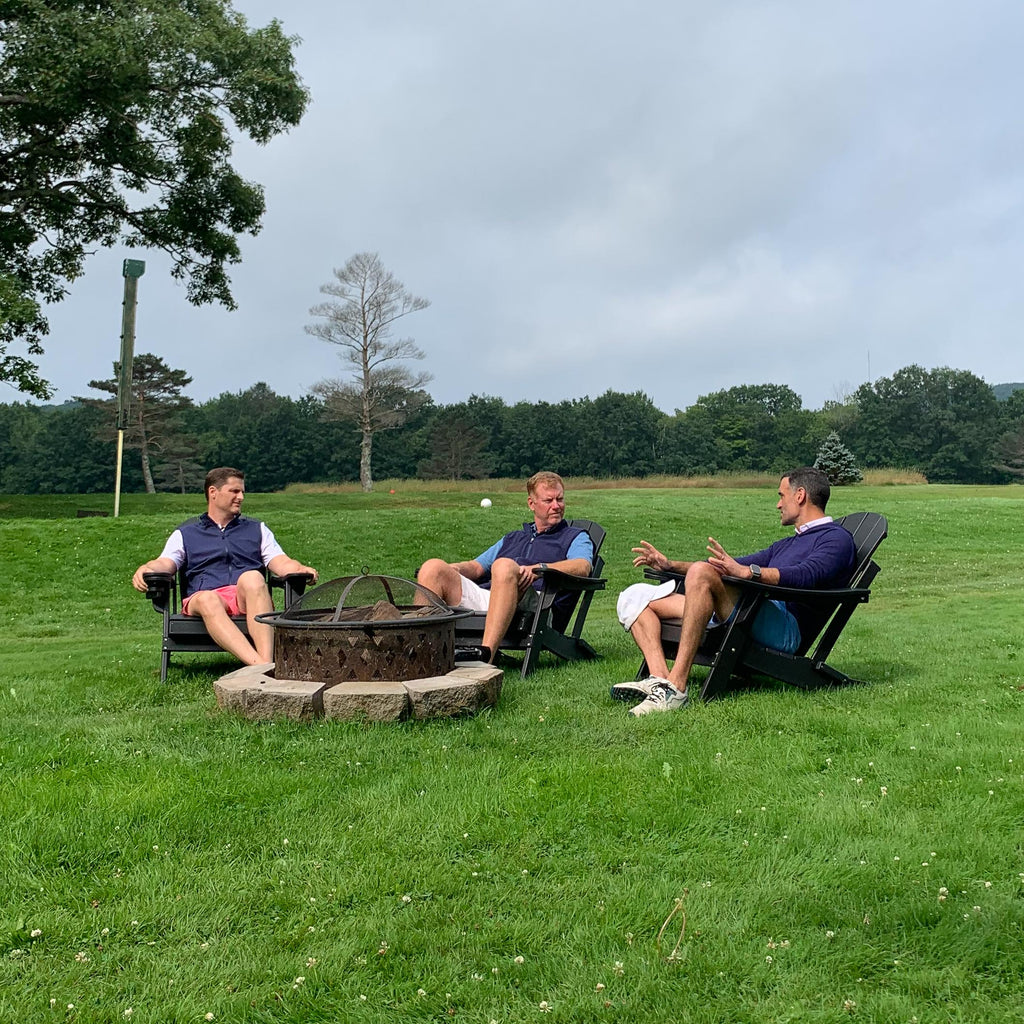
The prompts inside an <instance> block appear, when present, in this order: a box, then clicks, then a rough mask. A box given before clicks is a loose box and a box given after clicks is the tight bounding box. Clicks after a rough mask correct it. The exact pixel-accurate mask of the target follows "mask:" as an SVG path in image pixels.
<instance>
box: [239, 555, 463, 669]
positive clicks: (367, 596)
mask: <svg viewBox="0 0 1024 1024" xmlns="http://www.w3.org/2000/svg"><path fill="white" fill-rule="evenodd" d="M470 614H472V613H471V612H468V611H465V610H464V609H461V608H449V607H448V605H446V604H445V603H444V602H443V601H442V600H441V599H440V598H439V597H438V596H437V595H436V594H435V593H434V592H433V591H431V590H428V589H427V588H426V587H421V586H420V585H419V584H418V583H414V582H413V581H412V580H404V579H401V578H399V577H397V576H371V575H367V574H364V575H362V576H343V577H341V578H340V579H336V580H331V581H329V582H328V583H323V584H321V585H320V586H319V587H315V588H314V589H313V590H310V591H308V592H307V593H305V594H303V596H302V597H301V598H300V599H299V600H298V601H296V602H295V603H294V604H292V605H291V606H290V607H288V608H287V609H285V610H284V611H283V612H267V613H265V614H263V615H260V616H258V618H259V619H260V621H261V622H267V623H269V624H270V625H272V626H273V627H274V661H275V663H276V667H275V672H276V674H277V678H278V679H311V680H320V681H322V682H325V683H328V684H334V683H342V682H349V681H357V680H358V681H382V682H383V681H399V682H401V681H407V680H411V679H426V678H428V677H430V676H442V675H445V674H446V673H448V672H450V671H451V670H452V669H453V668H454V667H455V620H456V619H458V618H461V617H462V616H464V615H470Z"/></svg>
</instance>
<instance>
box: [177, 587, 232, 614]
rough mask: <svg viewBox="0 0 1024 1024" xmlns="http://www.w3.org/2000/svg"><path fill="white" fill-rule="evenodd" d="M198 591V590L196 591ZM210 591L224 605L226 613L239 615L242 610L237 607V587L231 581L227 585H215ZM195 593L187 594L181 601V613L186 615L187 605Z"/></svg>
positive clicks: (187, 612)
mask: <svg viewBox="0 0 1024 1024" xmlns="http://www.w3.org/2000/svg"><path fill="white" fill-rule="evenodd" d="M196 593H200V591H196ZM210 593H213V594H216V595H217V596H218V597H219V598H220V599H221V602H222V603H223V605H224V607H225V608H226V609H227V611H228V615H241V614H242V611H241V609H240V608H239V607H238V587H236V586H235V584H234V583H232V584H231V585H230V586H227V587H217V589H216V590H213V591H210ZM195 596H196V595H195V594H189V595H188V597H186V598H185V600H184V601H182V602H181V611H182V614H183V615H188V614H189V611H188V606H189V605H190V604H191V603H192V598H193V597H195Z"/></svg>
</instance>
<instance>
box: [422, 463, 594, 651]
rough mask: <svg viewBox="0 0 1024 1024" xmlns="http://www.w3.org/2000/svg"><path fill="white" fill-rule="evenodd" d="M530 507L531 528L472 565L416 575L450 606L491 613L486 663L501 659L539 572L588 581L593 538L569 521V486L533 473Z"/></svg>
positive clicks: (442, 565) (438, 563) (434, 561)
mask: <svg viewBox="0 0 1024 1024" xmlns="http://www.w3.org/2000/svg"><path fill="white" fill-rule="evenodd" d="M526 504H527V506H528V507H529V509H530V511H531V512H532V513H533V522H532V523H531V522H525V523H523V526H522V529H520V530H512V531H511V533H506V534H505V536H504V537H502V538H501V540H499V541H497V542H496V543H494V544H492V545H491V546H490V547H489V548H488V549H487V550H486V551H485V552H484V553H483V554H481V555H478V556H477V557H476V558H474V559H472V560H471V561H468V562H445V561H444V560H443V559H440V558H431V559H429V560H428V561H426V562H424V563H423V565H421V566H420V568H419V572H417V574H416V579H417V581H418V582H419V583H421V584H423V586H425V587H428V588H429V589H430V590H432V591H433V592H434V593H435V594H437V595H438V597H440V598H441V600H443V601H444V602H445V603H446V604H448V605H451V606H452V607H455V606H460V607H462V608H471V609H472V610H473V611H477V612H486V613H487V618H486V619H485V621H484V635H483V650H482V651H481V652H480V655H481V658H482V659H483V660H484V661H492V660H493V659H494V656H495V655H496V654H497V653H498V645H499V644H500V643H501V641H502V638H503V637H504V636H505V633H506V632H507V630H508V627H509V624H510V623H511V622H512V617H513V615H514V614H515V610H516V606H517V605H518V604H519V599H520V598H521V597H522V596H523V594H525V593H526V591H527V590H529V589H530V588H531V587H535V588H538V589H539V588H540V586H541V578H540V577H539V576H538V575H537V574H536V570H537V569H539V568H544V569H547V568H551V569H558V570H560V571H561V572H565V573H568V574H569V575H570V576H586V575H587V574H588V573H589V572H590V565H591V562H593V560H594V545H593V543H592V541H591V540H590V536H589V535H588V534H587V533H586V532H585V531H583V530H580V529H579V528H577V527H573V526H570V525H569V524H568V523H567V522H566V521H565V486H564V484H563V483H562V478H561V477H560V476H559V475H558V474H557V473H548V472H541V473H534V475H533V476H531V477H530V479H529V480H527V481H526ZM566 596H567V597H568V598H569V600H572V595H566ZM556 603H557V602H556Z"/></svg>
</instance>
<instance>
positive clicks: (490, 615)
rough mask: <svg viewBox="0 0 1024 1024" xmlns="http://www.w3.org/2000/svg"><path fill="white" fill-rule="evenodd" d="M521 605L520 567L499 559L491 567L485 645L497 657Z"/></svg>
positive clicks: (509, 559)
mask: <svg viewBox="0 0 1024 1024" xmlns="http://www.w3.org/2000/svg"><path fill="white" fill-rule="evenodd" d="M518 604H519V566H518V565H517V564H516V563H515V562H514V561H512V559H511V558H499V559H497V560H496V561H495V562H494V564H493V565H492V566H491V599H490V602H489V603H488V605H487V618H486V620H485V621H484V638H483V645H484V647H486V648H487V649H488V650H489V651H490V652H491V659H490V660H491V661H494V659H495V658H496V657H497V654H498V646H499V645H500V644H501V641H502V640H503V639H504V638H505V634H506V633H507V632H508V627H509V626H510V625H511V623H512V617H513V616H514V615H515V613H516V607H517V606H518Z"/></svg>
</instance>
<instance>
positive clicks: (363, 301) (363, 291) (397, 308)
mask: <svg viewBox="0 0 1024 1024" xmlns="http://www.w3.org/2000/svg"><path fill="white" fill-rule="evenodd" d="M334 278H335V280H334V281H329V282H328V283H327V284H325V285H321V287H320V291H321V292H322V293H323V294H324V295H330V296H331V297H332V300H331V301H328V302H321V303H319V304H317V305H316V306H313V307H312V308H311V309H310V311H309V313H310V316H314V317H319V318H320V319H319V320H318V322H316V323H312V324H307V325H306V331H307V333H309V334H312V335H313V336H314V337H315V338H320V339H321V340H323V341H328V342H330V343H331V344H332V345H338V346H340V347H341V349H342V351H341V352H339V353H338V354H339V357H340V358H341V360H342V362H344V363H346V364H347V365H348V366H349V368H350V369H351V376H350V377H348V378H331V379H327V380H322V381H319V382H318V383H317V384H315V385H314V386H313V388H312V391H313V393H314V394H316V395H318V396H319V397H320V398H322V399H323V400H324V405H325V409H326V414H327V415H328V416H330V417H331V418H332V419H340V420H347V421H350V422H352V423H353V424H354V425H355V426H356V429H357V430H358V431H359V432H360V435H361V441H360V452H359V482H360V484H361V485H362V488H363V490H364V491H372V490H373V471H372V457H373V435H374V434H375V433H376V432H377V431H378V430H392V429H394V428H395V427H399V426H401V425H402V424H403V423H404V422H405V421H406V420H407V419H408V418H409V416H410V415H411V414H412V413H413V412H414V411H415V410H416V409H417V408H419V406H420V405H422V404H423V402H424V401H426V400H427V398H428V397H429V396H428V395H427V394H426V392H425V391H423V386H424V385H425V384H426V383H427V382H428V381H430V380H431V379H432V377H431V374H429V373H415V372H413V371H412V370H410V369H409V368H408V367H406V366H403V365H401V363H402V362H403V361H404V360H408V359H423V358H424V354H423V352H422V351H420V349H419V348H417V346H416V344H415V343H414V342H413V340H412V339H411V338H401V339H393V338H392V336H391V331H392V328H393V327H394V325H395V323H396V322H397V321H398V320H400V319H401V318H402V317H404V316H408V315H409V314H410V313H416V312H418V311H419V310H421V309H426V308H427V306H429V305H430V303H429V302H428V301H427V300H426V299H421V298H419V297H418V296H416V295H413V294H411V293H410V292H408V291H406V289H405V285H403V284H402V282H401V281H399V280H397V279H396V278H395V276H394V275H393V274H392V273H391V272H390V271H389V270H387V269H386V268H385V267H384V265H383V264H382V263H381V261H380V256H378V254H377V253H375V252H361V253H356V255H355V256H353V257H352V258H351V259H350V260H349V261H348V262H347V263H346V264H345V266H344V267H342V268H341V269H340V270H338V269H336V270H335V271H334Z"/></svg>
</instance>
